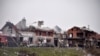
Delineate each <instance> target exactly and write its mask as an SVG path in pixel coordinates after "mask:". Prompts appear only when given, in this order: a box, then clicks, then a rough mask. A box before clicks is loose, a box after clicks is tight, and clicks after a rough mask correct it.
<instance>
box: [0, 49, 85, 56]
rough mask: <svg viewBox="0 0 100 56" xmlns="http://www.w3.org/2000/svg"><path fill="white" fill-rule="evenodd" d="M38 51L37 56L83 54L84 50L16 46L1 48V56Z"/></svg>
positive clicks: (73, 55)
mask: <svg viewBox="0 0 100 56" xmlns="http://www.w3.org/2000/svg"><path fill="white" fill-rule="evenodd" d="M22 50H23V51H26V52H25V53H29V54H31V53H36V55H37V56H83V54H84V53H83V52H82V50H77V49H76V48H46V47H45V48H44V47H31V48H26V47H19V48H18V47H16V48H0V56H18V52H20V51H22Z"/></svg>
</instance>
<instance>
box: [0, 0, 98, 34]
mask: <svg viewBox="0 0 100 56" xmlns="http://www.w3.org/2000/svg"><path fill="white" fill-rule="evenodd" d="M23 17H25V18H26V20H27V25H31V24H32V22H34V21H38V20H43V21H44V26H48V27H51V28H53V27H54V26H55V25H58V26H59V27H61V28H62V29H63V30H68V29H69V28H71V27H73V26H79V27H82V26H88V25H90V29H92V30H94V31H96V32H98V33H100V25H99V24H100V0H0V28H1V27H2V26H3V25H4V24H5V23H6V21H11V22H12V23H14V24H16V23H17V22H18V21H20V20H21V19H22V18H23ZM33 25H34V24H33Z"/></svg>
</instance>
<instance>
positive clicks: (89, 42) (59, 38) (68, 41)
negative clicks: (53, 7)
mask: <svg viewBox="0 0 100 56" xmlns="http://www.w3.org/2000/svg"><path fill="white" fill-rule="evenodd" d="M41 23H42V24H43V21H39V22H38V26H37V27H36V26H29V27H27V26H26V20H25V18H24V19H22V20H21V21H19V22H18V23H17V24H16V25H14V24H13V23H11V22H6V24H5V25H4V26H3V27H2V29H1V31H2V34H3V36H2V35H0V43H5V44H6V46H8V47H18V46H21V45H22V46H23V44H24V45H25V46H26V45H28V46H30V45H31V44H32V46H55V47H57V46H59V47H91V46H98V47H100V35H99V34H98V33H96V32H95V31H92V30H90V29H89V28H86V27H77V26H74V27H72V28H70V29H68V30H67V31H64V32H61V29H60V28H59V27H58V26H56V30H55V29H51V28H49V27H41V25H42V24H41Z"/></svg>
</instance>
